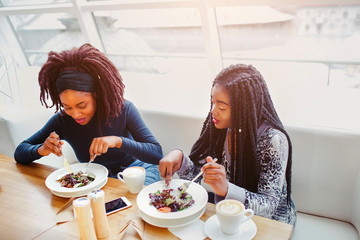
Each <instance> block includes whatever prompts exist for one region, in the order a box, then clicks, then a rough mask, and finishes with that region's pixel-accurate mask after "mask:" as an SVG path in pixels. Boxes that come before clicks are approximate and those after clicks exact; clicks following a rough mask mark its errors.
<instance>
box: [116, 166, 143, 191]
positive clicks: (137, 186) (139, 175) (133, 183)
mask: <svg viewBox="0 0 360 240" xmlns="http://www.w3.org/2000/svg"><path fill="white" fill-rule="evenodd" d="M145 176H146V171H145V169H144V168H142V167H128V168H126V169H125V170H124V171H122V172H119V173H118V174H117V177H118V179H119V180H120V181H122V182H124V183H125V184H126V185H127V186H128V188H129V190H130V192H131V193H139V192H140V191H141V189H143V187H144V182H145Z"/></svg>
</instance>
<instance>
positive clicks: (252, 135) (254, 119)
mask: <svg viewBox="0 0 360 240" xmlns="http://www.w3.org/2000/svg"><path fill="white" fill-rule="evenodd" d="M215 84H218V85H221V86H224V87H225V88H226V89H228V91H229V95H230V105H231V131H230V132H231V138H230V139H231V148H230V149H231V150H230V154H231V169H230V171H231V174H230V182H232V183H234V184H236V185H238V186H242V187H244V188H245V189H247V190H249V191H252V192H257V188H258V181H259V175H260V173H259V171H260V170H259V163H258V161H257V155H256V146H257V143H258V139H257V130H258V128H259V127H260V126H261V124H262V123H263V122H265V121H266V122H267V124H268V125H270V126H271V127H273V128H275V129H278V130H280V131H281V132H283V133H284V134H285V135H286V137H287V140H288V144H289V152H288V161H287V167H286V181H287V194H288V196H287V200H288V203H289V202H290V193H291V163H292V145H291V141H290V138H289V135H288V134H287V132H286V131H285V129H284V126H283V124H282V123H281V121H280V118H279V116H278V114H277V113H276V110H275V108H274V105H273V102H272V100H271V97H270V93H269V90H268V88H267V86H266V83H265V80H264V79H263V77H262V76H261V74H260V72H259V71H258V70H256V68H254V67H253V66H251V65H249V66H248V65H244V64H237V65H231V66H229V67H228V68H225V69H224V70H222V71H221V72H220V73H219V74H218V76H217V77H216V78H215V80H214V81H213V85H212V86H214V85H215ZM212 105H213V104H212V103H211V108H212ZM239 129H241V132H239ZM226 132H227V130H226V129H217V128H216V127H215V125H214V123H213V122H212V116H211V111H210V112H209V114H208V116H207V118H206V120H205V122H204V124H203V127H202V130H201V134H200V137H199V139H198V140H197V141H196V142H195V144H194V145H193V147H192V149H191V153H190V156H189V157H190V158H191V159H192V160H193V161H194V162H195V164H199V165H200V164H201V163H200V161H201V160H202V159H204V158H205V157H206V156H213V157H216V158H218V159H219V160H220V159H221V160H220V162H219V163H221V162H222V161H223V159H222V153H223V146H224V141H225V138H226Z"/></svg>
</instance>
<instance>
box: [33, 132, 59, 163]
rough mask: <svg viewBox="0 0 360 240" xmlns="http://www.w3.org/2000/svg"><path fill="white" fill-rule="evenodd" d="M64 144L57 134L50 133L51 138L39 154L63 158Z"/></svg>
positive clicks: (40, 149)
mask: <svg viewBox="0 0 360 240" xmlns="http://www.w3.org/2000/svg"><path fill="white" fill-rule="evenodd" d="M63 144H64V142H63V141H61V140H60V137H59V135H57V134H56V133H55V132H52V133H50V135H49V137H48V138H47V139H46V140H45V142H44V144H43V145H42V146H41V147H39V148H38V150H37V151H38V153H39V154H40V155H41V156H48V155H49V154H50V153H53V154H55V155H56V156H59V157H60V156H61V155H62V152H61V146H62V145H63Z"/></svg>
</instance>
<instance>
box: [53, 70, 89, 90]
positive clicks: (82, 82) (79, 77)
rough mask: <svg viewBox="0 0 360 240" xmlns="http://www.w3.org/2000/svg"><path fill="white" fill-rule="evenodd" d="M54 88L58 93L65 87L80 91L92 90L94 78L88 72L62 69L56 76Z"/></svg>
mask: <svg viewBox="0 0 360 240" xmlns="http://www.w3.org/2000/svg"><path fill="white" fill-rule="evenodd" d="M56 89H57V91H58V93H59V94H60V93H62V92H63V91H65V90H66V89H71V90H75V91H81V92H94V91H95V80H94V78H93V77H92V76H91V75H90V74H88V73H82V72H77V71H64V72H61V73H60V74H59V75H58V76H57V78H56Z"/></svg>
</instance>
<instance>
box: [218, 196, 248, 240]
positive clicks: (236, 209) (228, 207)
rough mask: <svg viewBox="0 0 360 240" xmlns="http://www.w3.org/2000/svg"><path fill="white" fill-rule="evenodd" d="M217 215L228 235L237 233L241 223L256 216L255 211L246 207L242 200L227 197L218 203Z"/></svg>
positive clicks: (222, 228)
mask: <svg viewBox="0 0 360 240" xmlns="http://www.w3.org/2000/svg"><path fill="white" fill-rule="evenodd" d="M216 216H217V218H218V220H219V223H220V229H221V231H222V232H223V233H225V234H228V235H233V234H236V233H237V232H238V231H239V227H240V225H241V224H243V223H245V222H246V221H248V220H250V219H251V218H252V217H253V216H254V211H253V210H251V209H245V206H244V204H243V203H242V202H240V201H237V200H233V199H225V200H222V201H220V202H218V203H217V204H216Z"/></svg>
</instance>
